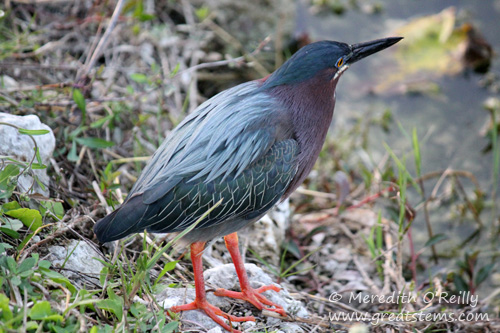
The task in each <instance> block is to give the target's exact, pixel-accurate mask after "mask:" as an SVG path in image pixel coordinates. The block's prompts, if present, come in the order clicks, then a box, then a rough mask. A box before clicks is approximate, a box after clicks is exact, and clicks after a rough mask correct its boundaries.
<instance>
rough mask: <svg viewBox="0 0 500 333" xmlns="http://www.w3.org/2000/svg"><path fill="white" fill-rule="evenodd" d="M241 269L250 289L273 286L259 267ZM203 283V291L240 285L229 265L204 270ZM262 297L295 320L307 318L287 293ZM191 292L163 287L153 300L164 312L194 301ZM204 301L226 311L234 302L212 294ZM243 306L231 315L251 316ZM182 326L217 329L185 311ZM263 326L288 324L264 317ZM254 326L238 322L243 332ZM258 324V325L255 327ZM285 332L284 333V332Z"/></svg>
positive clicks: (247, 306)
mask: <svg viewBox="0 0 500 333" xmlns="http://www.w3.org/2000/svg"><path fill="white" fill-rule="evenodd" d="M245 268H246V270H247V273H248V278H249V280H250V284H251V285H252V287H254V288H258V287H261V286H263V285H269V284H273V281H272V279H271V277H270V276H269V275H267V274H266V273H265V272H264V271H263V270H262V269H261V268H259V267H257V266H256V265H254V264H245ZM204 278H205V283H206V285H207V288H210V287H212V288H214V289H216V288H224V289H230V290H238V291H239V290H240V285H239V281H238V278H237V276H236V271H235V269H234V266H233V265H232V264H227V265H221V266H217V267H215V268H211V269H208V270H206V271H205V273H204ZM264 295H265V296H266V297H267V298H268V299H269V300H270V301H271V302H274V303H276V304H279V305H281V306H283V308H284V309H285V311H286V312H287V313H289V314H291V315H294V316H298V317H308V315H309V314H308V312H307V310H306V308H305V307H304V306H303V305H302V304H301V303H300V301H297V300H294V299H293V298H292V297H291V296H290V294H289V293H288V292H287V291H286V290H284V289H281V291H280V292H279V293H277V292H275V291H267V292H265V293H264ZM194 297H195V290H194V288H167V289H166V290H164V291H162V292H161V293H160V294H159V295H157V296H156V299H157V300H158V302H159V303H160V304H162V305H163V307H164V308H165V309H168V308H170V307H172V306H174V305H181V304H185V303H187V302H191V301H193V300H194ZM207 299H208V301H209V302H210V303H211V304H212V305H214V306H217V307H219V308H221V309H222V310H223V311H229V310H231V308H232V304H234V303H235V302H237V301H235V300H232V299H229V298H226V297H217V296H214V295H213V293H211V292H208V293H207ZM242 304H243V306H244V308H245V309H244V310H243V311H242V310H239V312H238V310H236V311H234V309H233V312H232V313H231V314H233V315H236V316H248V315H252V311H255V310H256V309H255V308H254V307H253V306H252V305H251V304H249V303H246V302H244V303H242ZM181 318H182V319H183V320H184V321H185V322H186V323H187V322H195V323H197V324H198V325H199V326H200V327H201V328H203V329H205V330H210V329H215V328H216V327H219V325H217V324H216V323H214V322H213V321H212V320H211V319H210V318H209V317H208V316H206V315H205V314H204V313H203V312H201V311H186V312H184V313H182V317H181ZM267 324H272V325H278V326H281V324H283V325H285V324H286V325H289V323H285V322H283V323H281V321H280V320H279V319H277V318H268V319H267ZM254 325H255V323H253V322H248V323H242V324H241V327H242V328H244V329H249V328H251V327H253V326H254ZM257 325H258V324H257ZM287 332H288V331H287ZM290 332H302V331H300V330H291V331H290Z"/></svg>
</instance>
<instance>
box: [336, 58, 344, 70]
mask: <svg viewBox="0 0 500 333" xmlns="http://www.w3.org/2000/svg"><path fill="white" fill-rule="evenodd" d="M343 64H344V58H340V59H339V60H337V68H340V67H341V66H342V65H343Z"/></svg>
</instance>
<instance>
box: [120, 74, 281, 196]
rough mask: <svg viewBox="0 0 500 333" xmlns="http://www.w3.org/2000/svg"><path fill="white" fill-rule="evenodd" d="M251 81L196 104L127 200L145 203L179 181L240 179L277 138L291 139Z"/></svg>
mask: <svg viewBox="0 0 500 333" xmlns="http://www.w3.org/2000/svg"><path fill="white" fill-rule="evenodd" d="M256 91H258V84H257V83H256V82H248V83H244V84H241V85H239V86H236V87H234V88H232V89H229V90H226V91H223V92H221V93H220V94H218V95H216V96H214V97H213V98H211V99H209V100H208V101H206V102H205V103H203V104H201V105H200V106H199V107H198V109H197V110H195V112H193V114H191V115H190V116H188V117H187V118H186V119H185V120H184V121H183V122H182V123H181V124H180V125H179V126H178V127H177V128H176V129H175V130H174V131H173V132H172V134H171V135H170V136H169V137H168V138H167V139H166V140H165V142H164V143H163V144H162V145H161V146H160V148H159V149H158V150H157V151H156V153H155V154H154V155H153V157H152V159H151V161H150V163H149V164H148V165H147V166H146V168H145V169H144V171H143V172H142V174H141V176H140V177H139V179H138V180H137V182H136V184H135V185H134V187H133V188H132V191H131V192H130V194H129V197H132V196H134V195H136V194H137V193H142V194H143V198H142V200H143V202H144V203H146V204H151V203H153V202H155V201H157V200H159V199H160V198H162V197H163V196H164V195H165V194H166V193H168V192H169V191H170V190H171V189H172V188H174V187H175V186H176V185H177V184H178V183H179V182H181V181H182V180H187V177H189V179H190V180H196V179H204V181H205V182H210V181H212V180H214V179H216V178H218V177H219V176H221V175H222V176H224V177H227V176H229V175H230V174H231V173H233V172H236V174H235V176H238V175H240V174H241V173H242V172H243V170H245V169H246V168H247V167H248V166H249V165H250V164H252V163H253V162H254V161H257V160H258V159H259V158H261V157H262V156H263V155H264V154H265V153H266V152H267V151H268V150H269V149H270V147H271V146H272V145H273V144H274V143H275V142H276V141H278V140H283V139H287V138H289V137H291V134H290V133H287V132H286V130H284V129H286V128H291V127H290V126H284V123H286V122H287V121H288V119H287V117H286V113H285V112H281V111H280V109H281V108H280V105H279V104H278V103H277V102H276V101H275V100H274V98H272V97H270V96H269V95H267V94H266V93H264V92H256Z"/></svg>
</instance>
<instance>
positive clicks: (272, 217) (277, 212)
mask: <svg viewBox="0 0 500 333" xmlns="http://www.w3.org/2000/svg"><path fill="white" fill-rule="evenodd" d="M289 224H290V204H289V201H288V199H287V200H285V201H283V202H282V203H280V204H279V205H276V206H275V207H274V208H273V209H272V210H271V211H270V212H269V213H268V214H267V215H265V216H264V217H263V218H262V219H260V221H257V222H256V223H254V224H252V225H251V226H249V227H248V228H245V229H243V230H241V231H240V232H239V235H240V237H241V238H242V241H248V247H249V248H251V249H252V250H254V251H256V252H257V253H258V254H259V256H260V257H261V258H262V259H264V260H265V261H266V262H267V263H269V264H271V265H273V266H275V267H279V263H280V255H281V245H282V244H283V241H284V240H285V232H286V229H287V228H288V225H289Z"/></svg>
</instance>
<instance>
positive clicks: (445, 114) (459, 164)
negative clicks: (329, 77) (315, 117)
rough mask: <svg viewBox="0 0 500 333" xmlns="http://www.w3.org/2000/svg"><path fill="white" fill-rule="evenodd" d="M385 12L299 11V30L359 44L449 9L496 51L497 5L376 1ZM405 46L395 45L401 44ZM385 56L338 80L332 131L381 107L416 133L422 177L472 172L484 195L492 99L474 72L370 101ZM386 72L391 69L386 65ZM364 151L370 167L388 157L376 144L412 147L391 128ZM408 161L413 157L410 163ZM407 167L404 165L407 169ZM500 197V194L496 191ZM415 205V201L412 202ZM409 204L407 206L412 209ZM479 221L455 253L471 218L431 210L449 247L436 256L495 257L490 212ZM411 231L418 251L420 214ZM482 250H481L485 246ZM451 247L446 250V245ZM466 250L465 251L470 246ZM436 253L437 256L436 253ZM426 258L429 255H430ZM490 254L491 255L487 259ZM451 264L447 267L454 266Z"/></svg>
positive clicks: (499, 42) (495, 69)
mask: <svg viewBox="0 0 500 333" xmlns="http://www.w3.org/2000/svg"><path fill="white" fill-rule="evenodd" d="M382 4H383V10H382V12H381V13H380V14H375V15H368V14H366V13H362V12H361V11H359V10H352V9H349V10H347V11H346V12H345V14H344V15H341V16H336V15H334V14H327V15H321V16H313V15H311V14H309V13H305V12H303V11H302V12H301V13H300V14H299V15H298V21H299V22H298V26H299V27H300V28H299V30H302V31H307V32H308V33H309V34H310V35H311V36H312V38H313V39H314V40H321V39H330V40H339V41H344V42H347V43H357V42H362V41H367V40H371V39H376V38H382V37H388V36H392V35H394V33H393V31H394V30H395V29H396V28H397V27H399V26H401V25H403V24H405V23H407V22H409V21H410V20H411V19H413V18H416V17H419V16H424V15H433V14H437V13H439V12H440V11H442V10H443V9H445V8H447V7H449V6H454V7H455V8H456V10H457V15H458V17H465V18H466V21H470V22H472V23H473V24H474V26H476V27H477V28H478V30H479V31H480V32H481V34H482V35H483V36H484V38H485V39H486V40H487V41H488V42H489V43H490V44H491V45H492V47H493V49H494V50H495V52H497V53H498V52H500V34H499V33H498V31H500V20H499V17H500V1H498V0H482V1H465V0H463V1H451V0H450V1H445V0H442V1H400V0H387V1H384V2H382ZM403 42H404V40H403V41H402V42H401V43H403ZM384 52H390V50H386V51H382V52H381V53H380V54H376V55H373V56H371V57H369V58H367V59H365V60H363V61H361V62H359V63H356V64H354V65H353V66H351V68H350V69H349V70H348V71H347V73H346V74H345V75H344V76H343V77H342V79H341V80H340V81H341V82H340V84H339V86H338V87H337V106H336V110H335V121H334V123H333V125H332V130H333V135H334V136H335V133H336V132H340V130H339V129H340V128H342V127H345V126H349V124H351V123H352V120H353V119H354V118H356V117H359V116H360V115H363V114H366V112H367V111H372V112H374V113H381V112H383V110H384V109H386V108H388V109H390V110H391V112H392V114H393V117H394V120H395V121H398V122H400V123H401V124H402V126H403V128H404V129H405V130H406V131H407V132H408V133H410V134H411V131H412V129H413V128H414V127H416V128H417V130H418V134H419V138H420V139H421V145H420V148H421V151H422V173H423V174H425V173H428V172H433V171H439V170H445V169H446V168H451V169H455V170H466V171H469V172H471V173H472V174H473V175H474V176H475V177H476V178H477V179H478V181H479V183H480V186H481V189H482V190H483V191H485V192H486V194H489V193H491V190H492V186H493V185H492V172H493V170H492V168H493V162H492V161H493V157H492V153H491V151H490V152H488V153H484V152H483V149H484V148H485V147H486V146H487V144H488V140H487V139H486V138H484V137H483V136H481V135H480V131H481V129H482V128H483V126H484V125H485V123H486V122H487V121H488V119H489V113H488V112H487V111H486V110H485V109H484V107H483V103H484V101H485V100H486V99H487V98H488V97H491V96H496V97H499V95H498V94H495V93H493V92H490V91H488V89H487V88H484V87H481V86H480V84H479V82H480V80H481V79H483V76H482V75H480V74H475V73H469V74H467V75H464V74H459V75H456V76H437V77H436V76H434V77H432V78H431V77H430V75H429V76H428V79H429V80H430V81H432V82H434V83H436V84H437V85H438V86H439V88H440V92H439V93H438V94H436V95H434V94H418V95H411V94H404V93H398V92H397V90H393V91H390V92H388V93H383V94H376V95H375V96H374V95H370V94H369V92H370V89H373V88H374V87H375V86H376V85H377V83H379V82H382V81H383V80H384V79H385V78H386V76H387V74H386V73H384V70H385V69H386V68H388V67H386V66H387V61H391V59H392V60H394V59H393V58H392V57H390V56H386V57H384V54H383V53H384ZM389 68H390V66H389ZM490 72H492V73H495V74H497V75H499V74H500V63H499V61H498V59H496V58H495V59H494V60H493V63H492V66H491V67H490ZM370 138H371V141H370V149H369V150H370V153H371V154H372V157H373V159H374V161H375V162H378V160H380V158H381V157H382V155H383V154H384V153H385V152H386V151H385V149H384V148H383V145H382V141H385V142H387V143H388V145H389V146H390V147H391V148H392V149H393V150H394V151H395V152H396V153H397V154H398V156H400V157H401V156H402V155H403V153H405V152H406V155H407V156H411V149H412V148H411V142H410V141H409V140H408V139H407V138H405V137H404V135H403V134H402V133H401V131H400V130H399V129H398V127H397V125H395V124H393V126H391V131H390V133H388V134H387V133H384V132H383V131H381V130H378V131H377V130H376V131H373V132H372V133H371V134H370ZM408 161H409V162H411V164H412V163H413V162H412V161H413V160H412V159H409V160H408ZM409 164H410V163H409ZM409 169H410V171H411V172H412V174H415V172H414V168H413V166H412V165H409ZM461 179H462V180H463V185H464V187H465V190H466V191H467V193H469V194H470V193H471V192H472V189H473V188H474V187H473V185H472V183H471V182H470V181H468V180H466V179H463V178H461ZM436 181H437V179H434V180H433V181H430V182H428V183H426V192H427V195H429V193H430V191H431V190H432V187H433V186H434V184H435V183H436ZM497 191H498V192H500V189H498V190H497ZM416 199H418V197H417V198H416ZM418 202H419V201H418V200H415V197H414V201H413V203H414V204H416V203H418ZM481 218H482V219H483V222H484V223H485V224H486V225H487V227H486V228H485V231H484V232H482V234H481V235H480V237H479V238H477V239H476V243H475V244H474V245H472V244H468V245H467V246H464V247H463V248H461V246H460V243H461V242H463V241H464V240H465V239H466V238H467V237H468V236H470V235H471V234H472V233H473V232H474V231H475V230H476V224H475V222H474V221H473V219H472V218H469V219H465V220H461V219H460V218H459V217H457V216H456V215H454V214H453V212H450V206H443V207H436V208H434V209H433V210H432V215H431V223H432V225H433V229H434V233H435V234H437V233H445V234H447V235H449V236H450V239H451V241H448V242H444V243H442V244H440V245H439V246H438V248H439V250H441V252H442V253H446V252H447V251H448V252H449V251H451V250H447V247H448V248H455V249H456V250H457V251H456V253H455V255H457V256H458V255H459V256H460V257H462V253H460V252H461V251H463V250H464V249H465V250H466V249H481V250H483V252H484V253H490V255H489V256H488V255H486V256H484V257H482V259H481V260H483V263H482V264H485V263H488V262H489V259H490V258H491V253H495V252H496V253H497V254H496V255H498V252H499V251H498V245H494V244H492V242H491V239H490V237H489V236H490V235H491V234H489V232H490V230H491V223H492V217H491V215H490V211H488V212H485V213H484V214H482V216H481ZM414 223H415V225H414V226H415V227H414V229H413V230H414V232H413V237H414V239H415V246H416V248H417V250H418V249H419V248H420V247H422V246H423V245H424V244H425V242H426V241H427V239H428V235H427V232H426V229H425V221H424V219H423V212H422V210H420V211H419V215H418V216H417V219H416V221H415V222H414ZM483 241H484V244H479V243H480V242H483ZM450 244H451V245H450ZM469 245H470V247H469ZM438 252H439V251H438ZM428 253H429V252H427V254H428ZM493 255H495V254H493ZM453 263H454V261H450V262H448V265H453Z"/></svg>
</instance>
